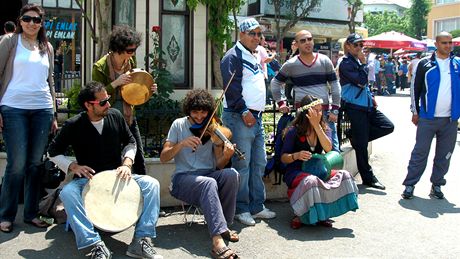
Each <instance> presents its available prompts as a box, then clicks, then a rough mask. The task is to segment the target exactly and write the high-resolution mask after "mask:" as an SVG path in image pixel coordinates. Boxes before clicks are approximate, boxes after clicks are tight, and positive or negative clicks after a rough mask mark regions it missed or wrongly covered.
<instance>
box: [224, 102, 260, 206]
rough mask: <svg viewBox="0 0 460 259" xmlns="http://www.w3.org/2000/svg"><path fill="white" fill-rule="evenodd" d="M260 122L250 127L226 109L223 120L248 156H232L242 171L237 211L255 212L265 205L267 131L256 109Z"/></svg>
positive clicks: (235, 141) (238, 116) (234, 141)
mask: <svg viewBox="0 0 460 259" xmlns="http://www.w3.org/2000/svg"><path fill="white" fill-rule="evenodd" d="M253 115H254V117H255V118H256V120H257V122H256V124H255V125H254V126H252V127H250V128H248V127H246V125H245V124H244V122H243V120H242V119H241V115H240V114H239V113H236V112H229V111H224V112H223V114H222V121H223V122H224V125H225V126H227V127H228V128H229V129H230V130H231V131H232V134H233V137H232V142H233V143H235V144H236V145H237V147H238V149H240V150H241V151H242V152H243V153H244V154H245V156H246V159H245V160H238V158H237V157H236V156H233V158H232V167H233V168H235V169H236V170H237V171H238V173H240V186H239V189H238V195H237V199H236V213H237V214H240V213H243V212H250V213H251V214H256V213H258V212H260V211H262V210H263V209H264V201H265V185H264V182H263V180H262V177H263V175H264V170H265V165H266V164H267V155H266V153H265V133H264V128H263V125H262V114H260V116H257V114H256V113H253Z"/></svg>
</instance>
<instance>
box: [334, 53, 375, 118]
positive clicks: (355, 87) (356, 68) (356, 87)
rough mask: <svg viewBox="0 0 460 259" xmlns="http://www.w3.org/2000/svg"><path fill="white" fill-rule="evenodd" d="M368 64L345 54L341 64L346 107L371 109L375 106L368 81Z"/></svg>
mask: <svg viewBox="0 0 460 259" xmlns="http://www.w3.org/2000/svg"><path fill="white" fill-rule="evenodd" d="M367 73H368V71H367V66H366V64H360V63H359V62H358V61H357V60H356V59H355V58H354V57H353V56H348V55H346V56H344V58H343V60H342V62H340V66H339V77H340V84H341V85H342V101H343V102H345V103H344V105H345V106H346V108H347V109H348V108H351V109H358V110H365V111H370V110H372V109H373V108H374V104H373V102H372V93H371V91H370V89H369V87H368V83H367Z"/></svg>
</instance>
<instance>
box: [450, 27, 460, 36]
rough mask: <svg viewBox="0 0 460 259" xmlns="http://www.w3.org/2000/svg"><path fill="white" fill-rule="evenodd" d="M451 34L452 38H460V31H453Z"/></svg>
mask: <svg viewBox="0 0 460 259" xmlns="http://www.w3.org/2000/svg"><path fill="white" fill-rule="evenodd" d="M450 34H452V38H457V37H460V29H458V30H453V31H451V32H450Z"/></svg>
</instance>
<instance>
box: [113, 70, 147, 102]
mask: <svg viewBox="0 0 460 259" xmlns="http://www.w3.org/2000/svg"><path fill="white" fill-rule="evenodd" d="M128 74H129V75H130V76H131V83H129V84H126V85H124V86H122V87H121V90H120V91H121V98H123V100H124V101H125V102H126V103H128V104H130V105H141V104H144V103H146V102H147V101H148V100H149V99H150V97H151V96H152V94H153V92H152V89H151V87H152V85H153V83H154V80H153V77H152V75H150V74H149V73H148V72H147V71H145V70H143V69H141V68H134V69H131V70H130V71H129V72H128Z"/></svg>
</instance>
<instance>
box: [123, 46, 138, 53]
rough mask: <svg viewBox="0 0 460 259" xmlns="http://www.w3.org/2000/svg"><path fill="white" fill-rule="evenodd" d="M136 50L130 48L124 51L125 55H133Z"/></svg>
mask: <svg viewBox="0 0 460 259" xmlns="http://www.w3.org/2000/svg"><path fill="white" fill-rule="evenodd" d="M136 50H137V47H135V48H132V49H125V52H126V53H127V54H133V53H134V52H136Z"/></svg>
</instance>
